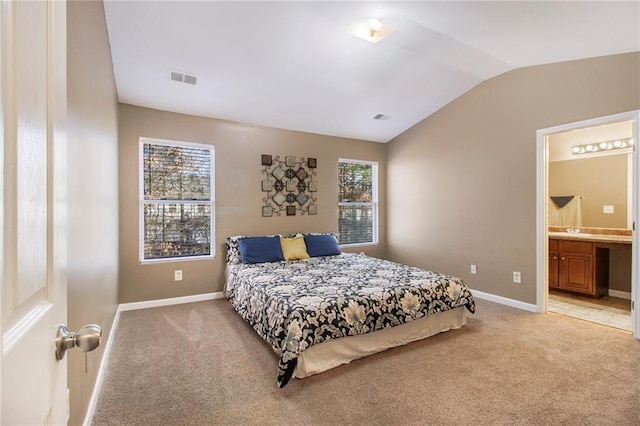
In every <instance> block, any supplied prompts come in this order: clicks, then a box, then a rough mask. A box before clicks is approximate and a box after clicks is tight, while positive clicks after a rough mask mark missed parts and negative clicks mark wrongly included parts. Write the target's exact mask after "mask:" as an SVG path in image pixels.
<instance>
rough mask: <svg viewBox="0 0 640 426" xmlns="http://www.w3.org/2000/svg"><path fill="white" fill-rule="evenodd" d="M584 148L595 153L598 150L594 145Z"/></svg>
mask: <svg viewBox="0 0 640 426" xmlns="http://www.w3.org/2000/svg"><path fill="white" fill-rule="evenodd" d="M584 148H585V149H586V150H587V151H589V152H591V151H594V150H595V149H596V147H595V146H593V145H587V146H585V147H584Z"/></svg>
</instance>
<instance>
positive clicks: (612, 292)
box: [609, 289, 631, 300]
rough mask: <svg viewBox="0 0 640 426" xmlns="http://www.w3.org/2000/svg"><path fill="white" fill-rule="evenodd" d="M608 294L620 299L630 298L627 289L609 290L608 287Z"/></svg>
mask: <svg viewBox="0 0 640 426" xmlns="http://www.w3.org/2000/svg"><path fill="white" fill-rule="evenodd" d="M609 296H611V297H618V298H620V299H627V300H631V292H629V291H620V290H611V289H609Z"/></svg>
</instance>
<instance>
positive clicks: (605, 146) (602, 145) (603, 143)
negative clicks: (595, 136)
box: [600, 142, 608, 149]
mask: <svg viewBox="0 0 640 426" xmlns="http://www.w3.org/2000/svg"><path fill="white" fill-rule="evenodd" d="M607 146H608V145H607V143H606V142H600V148H602V149H605V148H607Z"/></svg>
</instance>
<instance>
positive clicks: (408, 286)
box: [225, 234, 475, 387]
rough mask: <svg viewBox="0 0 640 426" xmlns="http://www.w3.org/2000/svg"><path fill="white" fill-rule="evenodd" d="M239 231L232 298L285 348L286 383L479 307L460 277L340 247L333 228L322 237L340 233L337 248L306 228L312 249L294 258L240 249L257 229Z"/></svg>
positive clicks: (440, 327) (448, 323)
mask: <svg viewBox="0 0 640 426" xmlns="http://www.w3.org/2000/svg"><path fill="white" fill-rule="evenodd" d="M233 238H236V240H235V241H234V240H232V239H227V244H228V246H227V250H228V253H227V262H228V264H227V274H226V275H227V285H226V290H225V291H226V298H227V300H228V301H229V302H231V304H232V305H233V307H234V309H235V310H236V311H237V312H238V313H239V314H240V315H241V316H242V318H244V319H245V320H246V321H247V322H248V323H249V324H250V325H251V326H252V327H253V329H254V330H255V331H256V332H257V333H258V335H260V337H262V338H263V339H264V340H265V341H266V342H267V343H268V344H269V345H271V347H272V348H273V350H274V351H275V352H276V353H277V354H278V355H279V357H280V359H279V364H278V376H277V383H278V385H279V386H280V387H284V386H285V385H286V384H287V383H288V382H289V380H290V379H291V377H298V378H303V377H307V376H309V375H312V374H317V373H321V372H323V371H326V370H328V369H330V368H334V367H336V366H338V365H341V364H344V363H348V362H350V361H352V360H354V359H357V358H361V357H364V356H367V355H370V354H373V353H376V352H380V351H382V350H385V349H388V348H391V347H395V346H399V345H403V344H406V343H409V342H412V341H415V340H419V339H423V338H426V337H429V336H432V335H434V334H437V333H440V332H443V331H447V330H450V329H455V328H459V327H462V326H463V325H464V324H465V323H466V311H469V312H471V313H473V312H474V311H475V302H474V299H473V296H472V294H471V292H470V291H469V289H468V287H467V286H466V285H465V284H464V282H463V281H462V280H460V279H459V278H456V277H452V276H449V275H446V274H441V273H437V272H432V271H425V270H422V269H419V268H414V267H410V266H407V265H402V264H399V263H394V262H390V261H386V260H381V259H377V258H373V257H369V256H366V255H363V254H350V253H340V250H339V249H338V246H337V241H336V240H335V236H333V235H331V234H323V237H321V238H325V240H326V239H327V238H329V239H332V242H331V243H330V244H332V245H333V246H335V247H333V248H331V250H320V251H317V250H315V249H313V250H312V248H313V244H312V240H313V238H315V237H312V236H307V235H305V236H298V237H296V238H304V239H305V241H306V242H307V246H306V248H307V249H308V252H309V254H310V256H306V257H305V256H301V257H302V258H301V259H291V258H289V260H287V259H286V258H287V256H286V250H283V252H284V253H285V255H284V256H282V257H283V259H282V260H280V258H279V257H278V256H275V260H274V259H273V258H270V257H269V256H267V259H268V260H269V261H260V262H255V263H254V262H248V263H242V262H238V261H237V260H238V259H237V258H238V257H239V256H237V255H234V250H237V247H236V248H234V245H237V243H246V242H247V239H249V238H251V237H233ZM253 238H258V237H253ZM259 238H273V239H274V240H273V241H272V242H270V243H269V244H272V243H273V244H275V241H276V240H275V239H276V238H279V239H280V241H284V238H280V237H279V236H268V237H259ZM319 238H320V237H319ZM283 244H284V242H283ZM282 247H283V249H284V245H283V246H282ZM269 250H271V251H276V246H275V245H271V248H270V249H269ZM230 253H231V254H230ZM305 253H306V251H305ZM318 253H320V254H322V255H317V254H318ZM327 253H328V254H327ZM294 257H296V256H294ZM261 260H263V259H261ZM243 261H244V259H243ZM465 310H466V311H465Z"/></svg>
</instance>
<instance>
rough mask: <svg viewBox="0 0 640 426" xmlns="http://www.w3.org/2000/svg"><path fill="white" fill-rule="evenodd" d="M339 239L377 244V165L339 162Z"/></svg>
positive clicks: (343, 242) (355, 161) (351, 242)
mask: <svg viewBox="0 0 640 426" xmlns="http://www.w3.org/2000/svg"><path fill="white" fill-rule="evenodd" d="M338 240H339V241H338V242H339V243H340V245H370V244H377V243H378V163H376V162H371V161H358V160H348V159H342V158H341V159H339V160H338Z"/></svg>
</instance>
